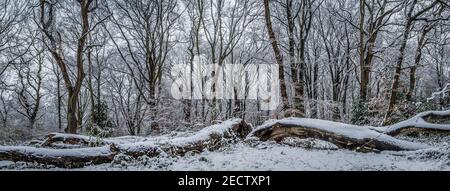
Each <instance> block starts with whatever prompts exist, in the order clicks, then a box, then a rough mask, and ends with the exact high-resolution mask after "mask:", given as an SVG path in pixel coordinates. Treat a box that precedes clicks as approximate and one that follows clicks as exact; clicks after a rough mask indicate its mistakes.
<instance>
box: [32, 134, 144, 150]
mask: <svg viewBox="0 0 450 191" xmlns="http://www.w3.org/2000/svg"><path fill="white" fill-rule="evenodd" d="M145 140H146V138H145V137H138V136H122V137H114V138H99V137H95V136H86V135H76V134H64V133H50V134H48V135H47V137H46V138H45V139H44V141H42V143H40V144H39V145H40V146H41V147H49V148H71V146H70V145H75V146H80V147H93V146H103V145H110V144H125V143H133V142H142V141H145Z"/></svg>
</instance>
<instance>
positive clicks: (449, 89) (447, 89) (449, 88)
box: [427, 83, 450, 102]
mask: <svg viewBox="0 0 450 191" xmlns="http://www.w3.org/2000/svg"><path fill="white" fill-rule="evenodd" d="M447 92H450V83H447V84H446V85H445V87H444V88H443V89H442V90H441V91H438V92H434V93H432V94H431V97H429V98H427V102H430V101H431V100H434V99H436V98H437V97H438V96H441V97H445V94H446V93H447Z"/></svg>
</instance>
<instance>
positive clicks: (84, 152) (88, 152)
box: [0, 146, 111, 158]
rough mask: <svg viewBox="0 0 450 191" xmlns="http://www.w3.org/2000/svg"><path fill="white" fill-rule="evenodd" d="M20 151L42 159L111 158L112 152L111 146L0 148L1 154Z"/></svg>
mask: <svg viewBox="0 0 450 191" xmlns="http://www.w3.org/2000/svg"><path fill="white" fill-rule="evenodd" d="M12 151H20V152H21V153H24V154H30V155H34V156H42V157H53V158H55V157H60V156H68V157H82V156H109V155H111V150H110V147H109V146H103V147H92V148H77V149H48V148H36V147H28V146H0V153H6V152H12Z"/></svg>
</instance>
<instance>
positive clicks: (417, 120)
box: [371, 110, 450, 136]
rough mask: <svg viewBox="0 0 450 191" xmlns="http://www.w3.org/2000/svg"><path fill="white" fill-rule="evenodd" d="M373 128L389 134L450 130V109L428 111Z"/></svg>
mask: <svg viewBox="0 0 450 191" xmlns="http://www.w3.org/2000/svg"><path fill="white" fill-rule="evenodd" d="M371 129H374V130H377V131H379V132H383V133H386V134H388V135H392V136H395V135H398V134H401V133H404V132H420V131H434V132H450V110H447V111H426V112H422V113H419V114H417V115H416V116H414V117H412V118H410V119H408V120H405V121H402V122H400V123H396V124H393V125H390V126H386V127H372V128H371Z"/></svg>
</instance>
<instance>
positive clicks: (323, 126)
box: [249, 118, 429, 150]
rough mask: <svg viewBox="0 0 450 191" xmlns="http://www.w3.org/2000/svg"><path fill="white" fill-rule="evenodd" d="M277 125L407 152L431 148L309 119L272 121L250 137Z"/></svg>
mask: <svg viewBox="0 0 450 191" xmlns="http://www.w3.org/2000/svg"><path fill="white" fill-rule="evenodd" d="M275 124H286V125H296V126H301V127H304V128H313V129H320V130H323V131H327V132H331V133H334V134H338V135H343V136H346V137H350V138H354V139H358V140H362V139H377V140H379V141H383V142H386V143H391V144H394V145H398V146H400V147H402V148H404V149H407V150H417V149H425V148H429V146H427V145H425V144H421V143H413V142H409V141H404V140H399V139H396V138H394V137H391V136H389V135H386V134H383V133H380V132H377V131H375V130H372V129H371V128H369V127H364V126H357V125H350V124H345V123H339V122H333V121H326V120H321V119H309V118H286V119H281V120H271V121H268V122H266V123H264V124H263V125H261V126H259V127H257V128H255V129H254V130H253V131H252V132H251V133H250V134H249V136H253V134H254V133H255V132H257V131H260V130H262V129H266V128H270V127H272V126H273V125H275Z"/></svg>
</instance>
